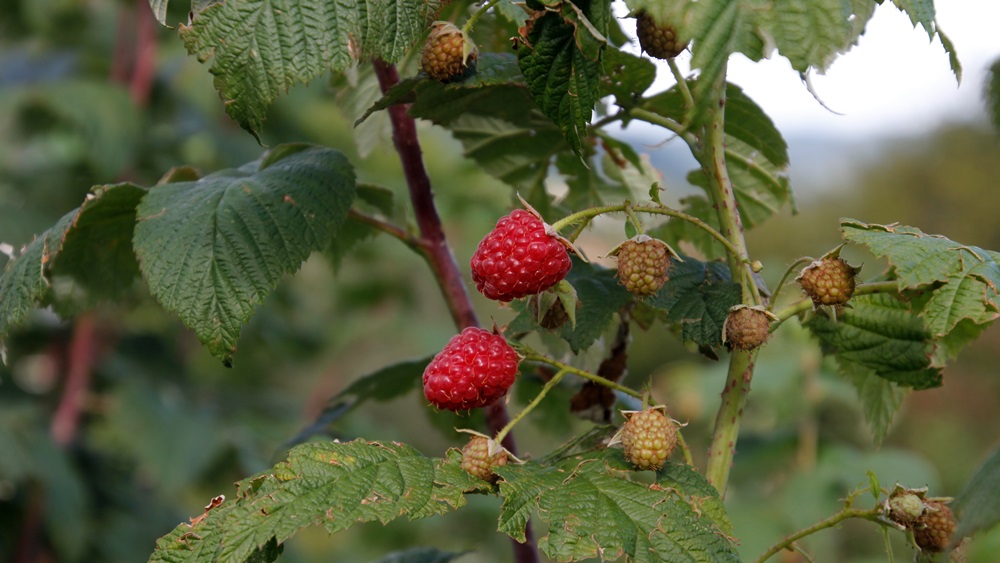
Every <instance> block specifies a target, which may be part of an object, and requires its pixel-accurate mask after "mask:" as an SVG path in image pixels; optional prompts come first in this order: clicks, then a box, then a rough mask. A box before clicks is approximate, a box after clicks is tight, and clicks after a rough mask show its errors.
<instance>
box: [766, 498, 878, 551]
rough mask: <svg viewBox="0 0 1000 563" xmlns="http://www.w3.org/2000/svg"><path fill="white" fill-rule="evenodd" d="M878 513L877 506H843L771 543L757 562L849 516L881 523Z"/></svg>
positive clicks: (792, 546)
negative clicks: (866, 507)
mask: <svg viewBox="0 0 1000 563" xmlns="http://www.w3.org/2000/svg"><path fill="white" fill-rule="evenodd" d="M880 515H881V514H880V511H879V509H878V508H871V509H868V510H862V509H859V508H849V507H848V508H845V509H843V510H841V511H840V512H838V513H836V514H834V515H833V516H831V517H829V518H827V519H826V520H822V521H820V522H817V523H816V524H813V525H812V526H809V527H808V528H804V529H802V530H799V531H798V532H795V533H794V534H792V535H790V536H788V537H786V538H785V539H783V540H781V541H780V542H778V543H776V544H774V545H772V546H771V548H770V549H768V550H767V551H765V552H764V554H763V555H761V556H760V557H758V558H757V563H763V562H764V561H767V560H768V559H770V558H771V557H772V556H774V555H775V554H777V553H778V552H779V551H781V550H783V549H797V548H796V546H795V542H797V541H799V540H800V539H802V538H804V537H806V536H809V535H812V534H815V533H816V532H819V531H820V530H825V529H827V528H832V527H834V526H836V525H837V524H840V523H841V522H843V521H844V520H849V519H851V518H860V519H862V520H870V521H872V522H877V523H879V524H881V523H882V521H881V520H880V519H879V517H880Z"/></svg>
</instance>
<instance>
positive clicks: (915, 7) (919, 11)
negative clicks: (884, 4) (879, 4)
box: [892, 0, 935, 39]
mask: <svg viewBox="0 0 1000 563" xmlns="http://www.w3.org/2000/svg"><path fill="white" fill-rule="evenodd" d="M892 3H893V4H894V5H895V6H896V7H897V8H899V11H901V12H903V13H905V14H906V15H907V16H909V18H910V23H912V24H913V26H914V27H916V26H918V25H920V26H923V28H924V31H926V32H927V37H928V38H930V39H934V18H935V12H934V0H892Z"/></svg>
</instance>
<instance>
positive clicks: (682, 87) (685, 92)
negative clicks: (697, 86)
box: [667, 59, 694, 110]
mask: <svg viewBox="0 0 1000 563" xmlns="http://www.w3.org/2000/svg"><path fill="white" fill-rule="evenodd" d="M667 64H668V65H669V66H670V72H672V73H673V74H674V80H676V81H677V90H679V91H680V93H681V97H682V98H684V109H686V110H690V109H691V108H693V107H694V97H693V96H691V90H690V89H689V88H688V84H687V79H686V78H684V75H683V74H681V69H680V68H678V67H677V62H676V61H674V60H673V59H667Z"/></svg>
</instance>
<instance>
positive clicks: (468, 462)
mask: <svg viewBox="0 0 1000 563" xmlns="http://www.w3.org/2000/svg"><path fill="white" fill-rule="evenodd" d="M504 465H507V452H506V451H504V450H503V449H502V448H498V450H497V451H496V452H495V453H494V454H493V455H490V440H489V439H488V438H484V437H482V436H473V437H472V439H471V440H469V443H468V444H466V445H465V447H464V448H462V469H464V470H465V471H466V473H468V474H469V475H472V476H473V477H477V478H479V479H482V480H484V481H489V482H490V483H494V482H496V480H497V474H496V473H494V472H493V468H494V467H501V466H504Z"/></svg>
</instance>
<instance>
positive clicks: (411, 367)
mask: <svg viewBox="0 0 1000 563" xmlns="http://www.w3.org/2000/svg"><path fill="white" fill-rule="evenodd" d="M430 361H431V358H422V359H419V360H412V361H408V362H400V363H398V364H393V365H391V366H386V367H383V368H382V369H380V370H378V371H376V372H374V373H370V374H368V375H366V376H364V377H361V378H358V379H357V380H355V381H354V382H353V383H351V384H350V385H348V386H347V388H346V389H344V390H343V391H341V392H340V393H337V395H336V396H335V397H333V398H332V399H330V400H329V401H328V402H327V404H326V406H325V407H323V411H322V412H321V413H319V416H317V417H316V420H315V421H313V423H312V424H310V425H309V426H307V427H305V428H303V429H302V431H301V432H299V434H298V436H296V437H295V438H292V439H291V440H290V441H289V442H288V443H287V444H286V447H289V446H293V445H296V444H301V443H302V442H305V441H306V440H308V439H309V438H311V437H312V436H314V435H316V434H319V433H322V432H324V431H326V429H328V428H329V427H330V426H331V425H332V424H333V423H335V422H337V421H338V420H340V419H341V418H343V417H344V416H345V415H347V413H349V412H351V411H352V410H354V409H355V408H357V407H358V406H359V405H361V404H363V403H365V402H367V401H378V402H385V401H391V400H392V399H396V398H398V397H401V396H403V395H405V394H407V393H409V392H411V391H412V390H413V389H414V388H415V387H417V386H418V385H419V384H420V378H421V376H422V375H423V373H424V368H426V367H427V364H429V363H430Z"/></svg>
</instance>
